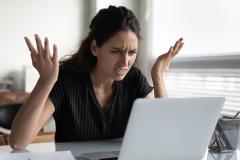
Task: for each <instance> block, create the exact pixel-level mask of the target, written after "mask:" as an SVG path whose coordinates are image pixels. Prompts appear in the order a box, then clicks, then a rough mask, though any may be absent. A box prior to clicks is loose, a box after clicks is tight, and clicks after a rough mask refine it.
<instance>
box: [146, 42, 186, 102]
mask: <svg viewBox="0 0 240 160" xmlns="http://www.w3.org/2000/svg"><path fill="white" fill-rule="evenodd" d="M183 44H184V43H183V38H180V39H179V40H178V41H177V42H176V43H175V45H174V46H173V47H172V46H171V47H170V49H169V51H168V52H167V53H165V54H163V55H160V56H159V57H158V59H157V60H156V62H155V63H154V65H153V67H152V70H151V75H152V81H153V86H154V96H155V97H156V98H157V97H158V98H166V97H167V91H166V88H165V84H164V74H165V72H167V70H168V68H169V65H170V63H171V61H172V59H173V57H175V56H176V55H177V54H178V52H179V51H180V49H181V48H182V46H183Z"/></svg>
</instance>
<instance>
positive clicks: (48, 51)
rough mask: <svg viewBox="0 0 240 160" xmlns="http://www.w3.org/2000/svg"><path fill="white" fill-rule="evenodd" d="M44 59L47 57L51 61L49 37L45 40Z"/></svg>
mask: <svg viewBox="0 0 240 160" xmlns="http://www.w3.org/2000/svg"><path fill="white" fill-rule="evenodd" d="M43 57H45V58H46V59H49V58H50V57H51V55H50V49H49V41H48V38H47V37H46V38H45V39H44V53H43Z"/></svg>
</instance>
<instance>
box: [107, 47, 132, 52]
mask: <svg viewBox="0 0 240 160" xmlns="http://www.w3.org/2000/svg"><path fill="white" fill-rule="evenodd" d="M112 49H114V50H120V51H124V50H126V49H124V48H118V47H113V48H112ZM129 51H131V52H133V51H137V48H134V49H130V50H129Z"/></svg>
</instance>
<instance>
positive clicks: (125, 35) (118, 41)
mask: <svg viewBox="0 0 240 160" xmlns="http://www.w3.org/2000/svg"><path fill="white" fill-rule="evenodd" d="M106 44H108V45H109V46H110V47H117V48H120V49H125V48H133V49H134V48H137V47H138V37H137V35H136V34H135V33H134V32H132V31H120V32H118V33H116V34H115V35H114V36H113V37H111V38H110V39H109V40H108V41H107V42H106Z"/></svg>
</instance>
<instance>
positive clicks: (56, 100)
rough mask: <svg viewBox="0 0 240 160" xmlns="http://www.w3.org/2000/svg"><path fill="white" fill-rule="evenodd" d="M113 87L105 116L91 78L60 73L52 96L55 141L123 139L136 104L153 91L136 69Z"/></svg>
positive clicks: (83, 75)
mask: <svg viewBox="0 0 240 160" xmlns="http://www.w3.org/2000/svg"><path fill="white" fill-rule="evenodd" d="M114 85H115V86H116V88H115V90H114V93H113V97H112V98H113V99H112V105H111V108H110V109H109V110H108V111H107V112H103V111H102V110H101V107H100V105H99V103H98V101H97V98H96V96H95V93H94V89H93V85H92V81H91V79H90V75H89V74H82V75H80V74H79V73H74V72H64V71H60V72H59V76H58V80H57V82H56V83H55V85H54V87H53V89H52V91H51V92H50V95H49V98H50V99H51V101H52V102H53V104H54V107H55V112H54V114H53V117H54V119H55V122H56V134H55V141H56V142H68V141H85V140H94V139H105V138H122V137H123V135H124V132H125V129H126V126H127V122H128V118H129V115H130V111H131V108H132V104H133V102H134V100H135V99H136V98H143V97H145V96H146V95H148V94H149V93H150V92H151V91H152V89H153V88H152V87H151V86H150V85H149V83H148V82H147V80H146V78H145V77H144V75H143V74H142V73H141V71H140V70H139V69H137V68H136V67H132V68H131V69H130V71H129V72H128V74H127V75H126V76H125V78H124V79H123V80H121V81H115V82H114Z"/></svg>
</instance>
